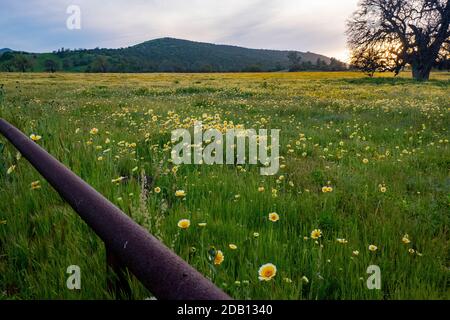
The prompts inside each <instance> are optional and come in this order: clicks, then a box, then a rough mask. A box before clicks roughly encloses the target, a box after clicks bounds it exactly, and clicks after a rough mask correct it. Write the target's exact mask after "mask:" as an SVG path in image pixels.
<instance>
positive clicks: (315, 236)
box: [311, 229, 322, 240]
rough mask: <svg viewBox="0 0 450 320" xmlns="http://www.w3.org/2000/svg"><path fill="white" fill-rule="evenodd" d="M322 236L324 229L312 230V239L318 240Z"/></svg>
mask: <svg viewBox="0 0 450 320" xmlns="http://www.w3.org/2000/svg"><path fill="white" fill-rule="evenodd" d="M321 237H322V231H321V230H320V229H314V230H313V231H311V239H314V240H317V239H319V238H321Z"/></svg>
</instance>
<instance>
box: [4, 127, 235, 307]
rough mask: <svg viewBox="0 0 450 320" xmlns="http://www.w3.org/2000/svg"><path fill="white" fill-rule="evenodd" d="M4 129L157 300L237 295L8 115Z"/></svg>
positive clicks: (217, 298) (216, 298)
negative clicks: (221, 286) (203, 272)
mask: <svg viewBox="0 0 450 320" xmlns="http://www.w3.org/2000/svg"><path fill="white" fill-rule="evenodd" d="M0 133H2V134H3V135H4V136H5V137H6V138H7V139H8V140H9V141H10V142H11V143H12V144H13V145H14V146H15V147H16V148H17V150H19V151H20V153H21V154H22V155H23V156H24V157H25V158H26V159H27V160H28V161H29V162H30V163H31V164H32V165H33V166H34V167H35V168H36V169H37V171H39V172H40V174H41V175H42V176H43V177H44V178H45V179H46V180H47V181H48V182H49V183H50V184H51V185H52V186H53V188H55V190H56V191H57V192H58V193H59V194H60V195H61V197H62V198H63V199H64V200H66V201H67V202H68V203H69V204H70V206H71V207H72V208H73V209H74V210H75V211H76V212H77V213H78V214H79V215H80V217H81V218H82V219H83V220H84V221H85V222H86V223H87V224H88V225H89V226H90V227H91V228H92V229H93V230H94V231H95V233H97V235H98V236H99V237H100V238H101V239H102V240H103V242H104V243H105V245H106V246H107V248H108V249H109V250H111V251H112V252H113V253H114V255H115V256H117V257H118V259H120V261H121V262H122V263H123V264H124V265H125V266H126V267H127V268H128V269H129V270H130V271H131V272H132V273H133V274H134V275H135V276H136V278H137V279H139V280H140V281H141V282H142V283H143V284H144V286H145V287H146V288H147V289H148V290H150V292H151V293H152V294H154V295H155V297H156V298H157V299H163V300H229V299H231V298H230V297H229V296H228V295H226V294H225V293H224V292H223V291H222V290H220V289H219V288H217V287H216V286H215V285H214V284H213V283H212V282H211V281H209V280H208V279H206V278H205V277H204V276H203V275H201V274H200V273H199V272H198V271H197V270H195V269H194V268H193V267H191V266H190V265H189V264H188V263H186V262H185V261H184V260H182V259H181V258H180V257H179V256H177V255H176V254H175V253H173V252H172V251H171V250H170V249H168V248H167V247H166V246H164V245H163V244H162V243H161V242H160V241H159V240H157V239H156V238H155V237H153V236H152V235H151V234H150V233H148V232H147V231H146V230H145V229H144V228H142V227H141V226H139V225H138V224H137V223H136V222H134V221H133V220H132V219H131V218H129V217H128V216H127V215H126V214H125V213H123V212H122V211H121V210H120V209H119V208H117V207H116V206H115V205H113V204H112V203H111V202H110V201H108V200H107V199H106V198H105V197H104V196H102V195H101V194H100V193H99V192H97V191H96V190H95V189H94V188H92V187H91V186H90V185H88V184H87V183H86V182H84V181H83V180H82V179H80V178H79V177H78V176H77V175H75V174H74V173H73V172H72V171H70V170H69V169H67V168H66V167H65V166H64V165H63V164H61V163H60V162H59V161H58V160H56V159H55V158H54V157H53V156H51V155H50V154H49V153H47V152H46V151H45V150H44V149H42V148H41V147H40V146H39V145H38V144H37V143H35V142H33V141H32V140H31V139H29V138H28V137H27V136H25V135H24V134H23V133H22V132H21V131H19V130H18V129H17V128H15V127H14V126H12V125H11V124H10V123H8V122H7V121H5V120H3V119H0Z"/></svg>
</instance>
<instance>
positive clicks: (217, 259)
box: [214, 250, 225, 265]
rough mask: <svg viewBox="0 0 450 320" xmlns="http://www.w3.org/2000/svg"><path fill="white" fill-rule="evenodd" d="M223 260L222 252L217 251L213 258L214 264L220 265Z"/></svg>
mask: <svg viewBox="0 0 450 320" xmlns="http://www.w3.org/2000/svg"><path fill="white" fill-rule="evenodd" d="M224 259H225V256H224V255H223V252H222V251H220V250H217V252H216V257H215V258H214V264H215V265H220V264H222V262H223V260H224Z"/></svg>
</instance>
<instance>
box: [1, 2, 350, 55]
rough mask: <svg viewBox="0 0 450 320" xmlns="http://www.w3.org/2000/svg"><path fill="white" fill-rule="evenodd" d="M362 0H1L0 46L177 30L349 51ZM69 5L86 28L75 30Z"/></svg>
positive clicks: (130, 37)
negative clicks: (348, 29) (349, 31)
mask: <svg viewBox="0 0 450 320" xmlns="http://www.w3.org/2000/svg"><path fill="white" fill-rule="evenodd" d="M357 2H358V0H108V1H100V0H68V1H67V0H17V1H16V0H0V48H3V47H7V48H11V49H14V50H23V51H32V52H44V51H53V50H55V49H58V48H61V47H65V48H94V47H106V48H118V47H127V46H130V45H134V44H137V43H140V42H143V41H146V40H150V39H155V38H160V37H174V38H181V39H188V40H195V41H203V42H212V43H218V44H231V45H239V46H244V47H249V48H265V49H286V50H299V51H312V52H316V53H321V54H325V55H327V56H333V57H337V58H339V59H343V60H344V59H346V58H347V48H346V41H345V35H344V31H345V22H346V19H348V17H349V16H350V15H351V13H352V12H353V11H354V10H355V9H356V5H357ZM69 5H78V6H79V7H80V9H81V29H80V30H69V29H68V28H67V27H66V20H67V18H68V17H69V14H67V13H66V10H67V7H68V6H69Z"/></svg>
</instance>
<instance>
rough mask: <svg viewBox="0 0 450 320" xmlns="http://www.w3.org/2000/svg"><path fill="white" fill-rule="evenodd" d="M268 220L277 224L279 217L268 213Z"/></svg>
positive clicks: (273, 213)
mask: <svg viewBox="0 0 450 320" xmlns="http://www.w3.org/2000/svg"><path fill="white" fill-rule="evenodd" d="M269 220H270V221H272V222H277V221H278V220H280V216H279V215H278V213H276V212H272V213H269Z"/></svg>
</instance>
